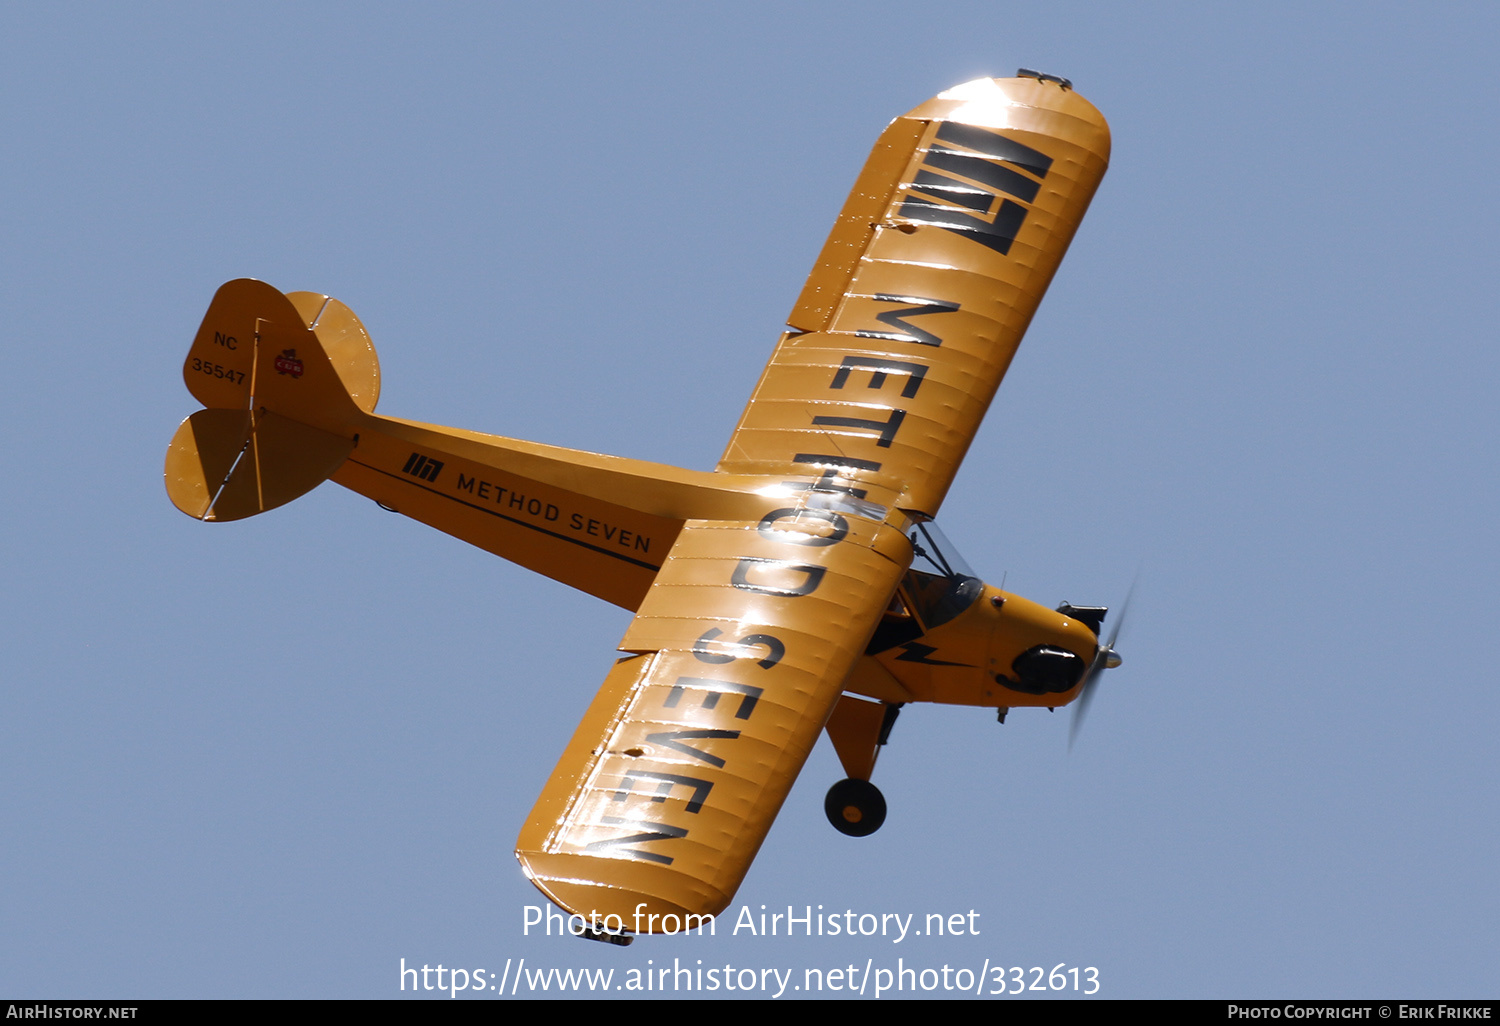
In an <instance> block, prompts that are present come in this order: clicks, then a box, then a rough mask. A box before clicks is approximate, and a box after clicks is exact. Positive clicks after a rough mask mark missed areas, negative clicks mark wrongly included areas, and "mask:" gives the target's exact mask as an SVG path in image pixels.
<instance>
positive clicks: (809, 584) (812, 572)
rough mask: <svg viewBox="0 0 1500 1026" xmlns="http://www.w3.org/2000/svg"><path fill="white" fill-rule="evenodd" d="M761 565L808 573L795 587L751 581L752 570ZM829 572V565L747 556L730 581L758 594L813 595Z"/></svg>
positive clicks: (764, 567) (738, 586)
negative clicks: (811, 564)
mask: <svg viewBox="0 0 1500 1026" xmlns="http://www.w3.org/2000/svg"><path fill="white" fill-rule="evenodd" d="M756 567H760V568H761V569H762V570H763V571H775V570H787V571H790V572H792V573H800V574H806V575H807V579H806V580H804V581H803V582H802V583H801V584H799V585H797V586H796V587H795V588H783V587H777V586H776V585H773V584H754V583H752V582H751V581H750V571H751V570H752V569H755V568H756ZM827 572H828V568H827V567H821V566H808V565H807V564H805V563H789V562H787V561H786V560H784V559H755V558H753V557H750V556H746V557H745V558H743V559H741V560H740V561H739V563H738V565H736V566H735V568H734V574H733V576H731V577H730V580H729V583H730V584H732V585H734V586H735V587H736V588H740V589H742V590H744V591H753V592H755V593H756V594H758V595H781V596H783V597H785V598H798V597H800V596H802V595H811V594H812V593H813V592H815V591H817V590H818V585H820V584H822V583H823V575H824V574H825V573H827Z"/></svg>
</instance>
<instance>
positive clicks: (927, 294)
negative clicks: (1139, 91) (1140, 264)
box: [719, 79, 1109, 517]
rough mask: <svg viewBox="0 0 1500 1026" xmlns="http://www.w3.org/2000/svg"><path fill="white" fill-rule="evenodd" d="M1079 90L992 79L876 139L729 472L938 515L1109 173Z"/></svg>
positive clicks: (760, 390) (737, 438) (732, 447)
mask: <svg viewBox="0 0 1500 1026" xmlns="http://www.w3.org/2000/svg"><path fill="white" fill-rule="evenodd" d="M1108 156H1109V130H1108V127H1107V126H1106V125H1105V122H1104V119H1103V118H1102V117H1101V116H1100V114H1099V112H1098V111H1097V110H1095V109H1094V107H1093V106H1092V105H1091V104H1090V103H1089V102H1088V101H1087V100H1084V99H1083V98H1082V97H1080V96H1078V94H1076V93H1074V92H1072V91H1070V90H1067V89H1064V88H1063V87H1061V86H1060V85H1057V84H1056V83H1051V82H1042V81H1037V80H1035V79H1003V80H995V79H981V80H979V81H976V82H970V83H968V84H966V85H963V86H958V87H956V88H954V89H952V90H949V91H948V92H946V93H943V94H942V95H941V96H939V97H937V98H936V99H934V100H931V101H929V102H927V103H925V104H923V105H922V106H920V107H918V108H917V109H916V110H913V111H912V112H911V113H909V114H906V115H904V116H903V117H900V118H897V119H896V120H895V121H894V122H892V123H891V125H890V127H889V128H887V129H886V131H885V133H884V134H883V135H882V136H881V138H880V141H879V142H878V143H877V144H876V147H875V151H874V153H873V154H872V155H871V157H870V160H869V161H868V163H867V164H866V165H865V169H864V171H863V172H862V173H861V175H860V178H859V180H858V181H857V182H856V184H855V188H854V191H853V192H852V194H851V195H850V197H849V201H848V203H847V204H846V205H845V207H844V210H843V213H842V214H841V215H840V217H839V220H838V222H837V224H836V225H835V227H834V230H833V233H832V234H831V235H830V237H829V240H828V243H827V244H826V245H825V246H824V249H823V252H822V254H821V255H820V257H819V259H818V263H817V265H816V266H815V267H814V270H813V273H812V275H811V277H810V278H809V279H808V282H807V285H806V286H805V287H804V289H803V292H802V295H801V297H800V298H799V300H798V302H797V305H796V307H795V308H794V309H793V311H792V315H791V317H790V318H789V324H790V326H791V330H790V331H789V332H788V333H787V334H786V335H785V336H783V338H782V340H781V342H780V344H779V345H778V346H777V348H776V351H775V353H774V354H773V356H772V358H771V362H770V364H769V365H768V366H767V368H766V370H765V373H764V374H763V376H762V377H761V380H760V383H759V385H758V386H757V387H756V389H755V392H754V394H753V396H752V398H751V401H750V404H749V405H748V407H747V408H746V410H745V412H744V414H743V416H742V418H741V420H740V423H739V426H738V427H737V428H736V429H735V433H734V435H733V437H732V438H731V440H730V443H729V446H728V448H727V449H726V451H725V453H724V457H723V459H722V461H721V462H720V464H719V469H720V470H721V471H730V472H735V473H741V474H766V473H786V472H788V470H789V469H791V468H800V469H802V470H803V471H804V472H806V471H808V470H811V469H814V468H821V469H823V470H824V471H825V472H828V473H830V474H832V475H836V476H838V477H840V478H845V479H853V480H856V481H859V482H862V483H869V484H877V483H878V484H882V485H884V486H886V487H889V488H890V489H892V490H894V491H896V492H898V493H899V494H900V498H899V499H898V501H897V504H898V505H899V506H901V508H903V509H906V510H909V511H913V512H916V513H918V514H921V515H923V516H929V517H930V516H934V515H936V513H937V510H938V507H939V505H941V503H942V500H943V496H944V495H945V494H946V492H947V489H948V486H949V484H950V483H951V482H952V479H953V475H954V473H955V472H956V471H957V469H958V465H959V463H960V462H961V461H962V459H963V457H964V453H965V452H966V451H967V449H968V446H969V443H970V442H971V441H972V440H973V437H974V433H975V431H976V430H977V429H978V427H979V422H980V420H981V419H982V418H983V416H984V413H985V410H986V409H987V408H988V407H989V403H990V400H991V398H992V397H993V396H994V393H995V389H996V388H997V387H999V384H1000V379H1001V378H1002V377H1003V376H1004V374H1005V371H1006V368H1007V367H1009V365H1010V361H1011V358H1012V356H1014V354H1015V351H1016V347H1017V346H1018V345H1019V344H1020V341H1021V336H1022V334H1023V333H1024V332H1025V330H1026V326H1027V325H1028V324H1029V323H1030V321H1031V317H1032V314H1033V313H1034V312H1035V310H1036V307H1037V304H1038V303H1039V302H1040V301H1041V298H1042V294H1043V292H1045V290H1046V288H1047V285H1048V283H1049V282H1050V281H1051V279H1052V275H1053V272H1054V271H1055V270H1056V269H1057V265H1058V263H1059V262H1060V261H1061V260H1062V257H1063V254H1064V253H1065V252H1066V250H1067V248H1068V244H1069V242H1070V241H1071V240H1072V238H1073V234H1074V231H1075V230H1076V229H1077V227H1078V223H1079V221H1080V220H1081V219H1082V217H1083V214H1084V211H1085V210H1086V209H1087V207H1088V204H1089V201H1090V200H1091V199H1092V197H1093V194H1094V190H1095V188H1096V187H1097V186H1098V183H1099V180H1100V178H1101V177H1102V176H1103V174H1104V169H1105V166H1106V164H1107V162H1108Z"/></svg>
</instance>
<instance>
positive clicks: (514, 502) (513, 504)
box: [496, 492, 526, 509]
mask: <svg viewBox="0 0 1500 1026" xmlns="http://www.w3.org/2000/svg"><path fill="white" fill-rule="evenodd" d="M496 501H497V502H498V501H499V500H498V499H497V500H496ZM506 505H508V506H509V507H510V508H511V509H522V508H524V507H525V505H526V496H524V495H521V494H519V493H517V492H511V493H510V502H508V503H506Z"/></svg>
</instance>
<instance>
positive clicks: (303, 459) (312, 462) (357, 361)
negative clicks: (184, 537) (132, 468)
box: [165, 278, 380, 520]
mask: <svg viewBox="0 0 1500 1026" xmlns="http://www.w3.org/2000/svg"><path fill="white" fill-rule="evenodd" d="M183 378H184V380H185V381H186V383H187V387H188V391H189V392H191V393H192V394H193V396H194V398H196V399H198V401H199V402H201V403H203V405H204V406H206V407H207V409H204V410H199V411H198V412H197V413H195V414H193V415H192V416H190V417H189V418H188V419H187V420H185V421H183V423H182V425H181V426H180V427H179V428H178V429H177V433H176V435H174V436H173V438H172V442H171V444H170V446H168V449H167V460H166V469H165V477H166V485H167V494H168V496H169V497H170V498H171V500H172V503H173V504H174V505H175V506H176V507H177V508H178V509H180V510H182V511H183V512H184V513H186V514H188V515H189V516H191V517H194V518H196V519H199V520H240V519H243V518H245V517H249V516H254V515H255V514H256V513H263V512H265V511H266V510H268V509H274V508H275V507H277V506H280V505H283V504H285V503H287V502H290V501H291V500H293V499H295V498H297V497H298V496H300V495H303V494H305V493H306V492H308V491H311V490H312V489H313V488H315V487H317V486H318V485H319V484H321V483H322V482H323V481H325V480H327V478H328V477H329V476H330V475H332V474H333V472H334V471H336V470H337V469H338V468H339V466H340V465H341V464H342V463H343V462H344V460H345V458H346V457H347V456H348V455H349V453H350V452H351V451H352V450H353V448H354V438H355V432H356V429H357V424H358V421H359V417H360V415H361V413H371V412H373V411H374V409H375V403H376V401H377V399H378V398H379V395H380V364H379V361H378V360H377V358H376V356H375V349H374V346H373V345H372V344H371V343H370V338H369V335H368V333H366V332H365V329H364V326H363V325H362V324H360V322H359V318H358V317H356V316H355V315H354V312H353V311H352V310H350V309H349V308H348V307H347V306H345V305H344V304H343V303H340V302H339V301H338V300H336V299H333V298H331V297H329V296H324V295H319V294H317V293H311V292H293V293H289V294H285V295H283V294H282V293H281V292H279V291H278V290H276V289H274V288H272V287H271V286H270V285H267V284H265V283H264V282H260V281H255V280H253V279H249V278H241V279H237V280H235V281H231V282H228V283H226V284H225V285H223V286H221V287H220V289H219V291H218V292H217V293H215V295H214V299H213V302H212V303H210V304H209V308H208V313H207V314H205V315H204V318H203V324H202V326H201V327H200V328H199V329H198V334H197V336H196V337H195V338H194V340H193V345H192V348H191V349H190V350H189V351H188V357H187V361H186V362H185V363H184V365H183Z"/></svg>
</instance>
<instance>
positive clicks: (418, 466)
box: [401, 452, 443, 483]
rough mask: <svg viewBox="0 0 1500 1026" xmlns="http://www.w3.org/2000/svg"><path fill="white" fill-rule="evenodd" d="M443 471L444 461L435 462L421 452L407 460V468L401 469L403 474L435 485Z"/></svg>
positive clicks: (415, 453)
mask: <svg viewBox="0 0 1500 1026" xmlns="http://www.w3.org/2000/svg"><path fill="white" fill-rule="evenodd" d="M442 469H443V461H442V460H435V459H433V458H432V457H430V456H423V455H422V454H421V453H419V452H414V453H412V454H411V456H410V457H408V458H407V461H406V466H404V467H402V468H401V473H403V474H410V475H411V476H412V477H415V478H420V479H421V480H423V481H426V482H428V483H435V482H436V481H437V476H438V474H439V473H441V472H442Z"/></svg>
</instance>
